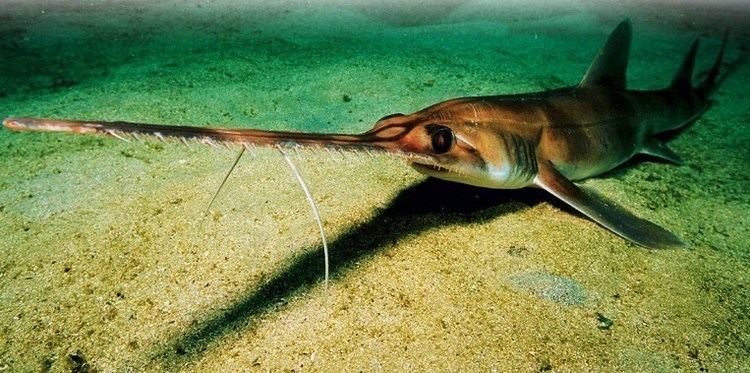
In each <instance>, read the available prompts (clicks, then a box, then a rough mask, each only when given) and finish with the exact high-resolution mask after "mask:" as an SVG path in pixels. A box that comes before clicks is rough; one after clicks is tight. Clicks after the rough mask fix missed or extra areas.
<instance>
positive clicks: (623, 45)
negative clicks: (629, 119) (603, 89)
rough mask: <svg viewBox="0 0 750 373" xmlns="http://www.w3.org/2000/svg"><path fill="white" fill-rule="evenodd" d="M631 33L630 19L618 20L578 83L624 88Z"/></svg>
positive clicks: (581, 84)
mask: <svg viewBox="0 0 750 373" xmlns="http://www.w3.org/2000/svg"><path fill="white" fill-rule="evenodd" d="M632 34H633V32H632V26H631V25H630V20H629V19H625V20H624V21H622V22H620V24H619V25H617V28H615V30H614V31H612V33H611V34H610V35H609V38H608V39H607V42H606V43H605V44H604V46H603V47H602V49H601V50H599V53H598V54H597V55H596V57H594V62H592V63H591V66H589V69H588V70H587V71H586V75H584V76H583V79H582V80H581V83H580V84H579V85H580V86H607V87H613V88H619V89H625V70H626V69H627V67H628V55H629V54H630V39H631V38H632Z"/></svg>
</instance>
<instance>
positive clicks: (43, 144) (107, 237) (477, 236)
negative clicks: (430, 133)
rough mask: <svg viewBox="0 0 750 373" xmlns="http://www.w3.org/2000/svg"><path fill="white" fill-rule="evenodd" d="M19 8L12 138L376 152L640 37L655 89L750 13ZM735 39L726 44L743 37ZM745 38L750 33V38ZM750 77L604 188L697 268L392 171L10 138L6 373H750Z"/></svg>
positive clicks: (633, 7)
mask: <svg viewBox="0 0 750 373" xmlns="http://www.w3.org/2000/svg"><path fill="white" fill-rule="evenodd" d="M365 4H367V3H365V2H361V3H348V4H343V3H340V4H336V3H333V2H328V3H323V2H320V3H312V4H310V3H309V2H299V3H295V2H289V3H286V4H283V5H274V6H271V5H268V4H260V5H244V6H238V5H236V4H233V5H232V4H228V3H217V2H210V1H201V2H197V1H196V2H183V3H179V4H172V3H169V2H165V1H157V2H145V1H143V2H140V1H133V2H128V3H121V2H106V1H105V2H99V3H93V4H92V3H86V4H83V3H81V4H80V5H72V6H71V5H61V4H57V5H56V4H54V3H27V2H14V1H10V2H5V3H4V4H3V5H0V55H2V62H0V116H2V117H5V116H38V117H58V118H79V119H101V120H127V121H144V122H152V123H173V124H186V125H197V126H204V125H205V126H207V125H211V126H222V127H257V128H264V129H291V130H304V131H319V132H362V131H365V130H367V129H369V128H370V126H371V125H372V124H373V123H374V122H375V121H376V120H377V119H378V118H380V117H381V116H383V115H386V114H390V113H394V112H404V113H408V112H413V111H415V110H418V109H421V108H423V107H425V106H428V105H430V104H433V103H435V102H438V101H441V100H445V99H448V98H452V97H459V96H466V95H489V94H502V93H518V92H528V91H537V90H545V89H551V88H556V87H561V86H565V85H571V84H575V83H576V82H577V81H578V80H579V79H580V77H581V76H582V74H583V72H584V71H585V69H586V67H587V66H588V63H589V62H590V60H591V59H592V57H593V55H594V54H595V53H596V51H597V50H598V48H599V47H600V46H601V44H602V43H603V41H604V40H605V38H606V36H607V34H608V33H609V31H611V29H612V28H613V27H614V26H615V25H616V24H617V23H618V22H619V21H620V20H621V19H622V18H624V17H626V16H629V17H630V18H631V20H632V21H633V23H634V31H635V34H634V44H633V50H632V53H631V65H630V68H629V84H630V86H631V87H633V88H638V89H653V88H659V87H662V86H666V85H667V84H668V82H669V81H670V79H671V77H672V75H673V74H674V72H675V71H676V69H677V67H678V65H679V63H680V61H681V59H682V57H683V56H684V54H685V53H686V52H687V48H688V46H689V44H690V42H691V41H692V39H693V38H695V37H696V36H699V35H704V36H706V37H705V38H704V39H703V48H702V49H701V50H700V52H699V57H698V58H699V62H698V65H699V68H700V69H705V68H706V67H707V66H708V65H710V63H711V62H712V60H713V58H714V56H715V54H716V52H717V49H718V44H719V35H720V31H721V29H723V28H724V27H725V26H728V27H730V29H731V30H732V39H731V40H730V45H729V50H728V55H727V60H728V61H730V62H731V61H736V60H737V59H739V58H740V56H741V55H742V54H743V53H746V51H747V49H748V43H747V42H748V40H747V34H744V33H743V32H744V31H743V25H745V23H743V22H744V20H745V18H743V17H744V15H746V14H747V12H745V11H744V10H745V9H740V10H739V11H731V12H730V11H729V8H730V6H729V5H727V6H725V7H709V6H707V5H706V6H702V5H701V4H699V3H690V5H689V6H685V7H684V8H682V9H680V10H679V11H678V10H675V9H673V8H672V7H671V5H669V3H662V4H661V5H659V6H656V5H654V6H652V7H644V6H642V3H639V2H632V3H630V5H622V4H619V3H618V4H616V3H592V2H588V1H566V2H557V3H549V2H547V3H542V2H540V3H538V6H530V7H525V8H523V9H521V8H519V7H518V6H517V4H513V3H504V4H505V5H502V6H500V5H492V3H488V2H483V1H465V2H448V1H436V2H432V3H429V4H425V3H424V2H422V3H413V5H407V6H402V8H399V9H398V10H394V8H393V7H394V5H393V4H388V3H387V2H386V3H379V4H377V5H365ZM720 20H724V22H721V21H720ZM744 30H747V28H744ZM748 82H750V69H749V68H748V66H746V65H738V67H737V68H736V70H735V71H734V73H733V74H732V75H731V76H729V77H728V78H727V79H726V81H725V82H724V83H723V85H722V86H721V88H720V89H719V90H718V91H717V92H716V94H715V100H716V103H715V105H714V106H713V107H712V108H711V109H710V110H709V111H708V112H706V113H705V115H703V117H702V118H701V119H699V120H698V121H697V122H696V123H695V124H694V125H692V126H691V127H689V128H688V129H687V130H685V131H683V132H682V133H681V134H679V136H676V137H675V138H674V139H673V140H672V141H671V142H670V146H671V147H672V148H673V149H674V150H675V151H676V152H677V153H679V154H680V155H681V156H682V157H683V158H684V159H685V160H686V163H685V165H683V166H680V167H677V166H673V165H668V164H663V163H656V162H651V161H650V160H647V159H645V158H643V159H641V158H639V159H638V160H636V161H634V162H630V163H628V164H627V165H625V166H624V167H621V168H618V169H617V170H615V171H613V172H610V173H608V174H607V175H603V176H602V177H599V178H596V179H591V180H588V181H586V182H585V185H587V186H588V187H591V188H593V189H596V190H597V191H599V192H600V193H601V194H604V195H606V196H608V197H609V198H611V199H613V200H615V201H617V202H619V203H621V204H622V205H624V206H626V207H627V208H628V209H630V210H631V211H633V212H635V213H636V214H637V215H639V216H642V217H644V218H647V219H649V220H652V221H655V222H657V223H659V224H662V225H663V226H665V227H667V228H668V229H669V230H671V231H673V232H675V233H677V234H678V235H679V236H681V237H682V238H683V239H684V240H685V241H687V242H688V243H689V247H688V248H686V249H684V250H666V251H649V250H645V249H642V248H639V247H636V246H634V245H632V244H630V243H628V242H626V241H624V240H622V239H620V238H619V237H617V236H615V235H613V234H611V233H610V232H608V231H606V230H604V229H602V228H601V227H599V226H598V225H596V224H595V223H592V222H591V221H589V220H587V219H585V218H582V217H581V216H579V215H577V214H574V213H572V212H571V210H570V209H569V208H567V207H565V206H563V205H562V204H561V203H559V202H557V201H555V200H554V199H553V198H552V197H551V196H549V195H547V194H545V193H543V192H541V191H536V190H520V191H492V190H482V189H476V188H470V187H465V186H460V185H452V184H449V183H445V182H438V181H435V180H428V179H425V178H424V177H423V176H421V175H419V174H417V173H415V172H413V171H411V170H410V169H409V168H408V167H407V166H406V165H404V164H403V163H402V162H400V161H398V160H393V159H387V158H381V157H374V158H371V157H346V158H336V157H335V158H334V159H331V158H330V157H327V156H323V155H310V156H309V157H303V158H302V159H300V160H298V163H299V166H300V168H301V169H302V172H303V173H304V175H305V177H306V180H307V182H308V184H309V185H310V187H311V188H312V190H313V194H314V196H315V199H316V200H317V202H318V204H319V207H320V209H321V213H322V214H323V217H324V222H325V227H326V231H327V233H328V236H329V238H330V241H331V242H330V250H331V265H332V270H331V274H332V279H331V282H330V284H329V286H328V288H327V289H326V288H325V286H324V285H323V281H322V278H323V253H322V247H321V245H320V241H319V237H318V234H317V227H316V225H315V222H314V221H313V220H312V218H311V216H310V212H309V210H308V206H307V204H306V202H305V200H304V195H303V193H302V191H301V190H300V189H299V188H298V186H297V185H296V184H295V182H294V179H293V178H292V176H291V174H290V172H289V171H288V169H287V168H286V165H285V163H284V160H283V159H282V158H281V157H280V156H279V155H278V154H277V153H275V152H273V151H256V152H253V154H249V155H248V156H246V157H244V158H243V160H242V161H241V162H240V165H239V166H238V169H237V170H236V171H235V173H234V174H233V175H232V177H231V178H230V179H229V182H228V183H227V185H226V186H225V188H224V189H223V191H222V193H221V194H220V195H219V198H218V199H217V201H216V203H215V204H214V207H213V208H212V210H211V212H210V214H209V216H208V217H207V218H206V219H205V220H204V221H202V219H201V216H202V214H203V211H204V210H205V208H206V206H207V204H208V201H209V200H210V198H211V196H212V194H213V193H214V191H215V190H216V188H217V187H218V185H219V183H220V182H221V178H222V177H223V176H224V173H225V172H226V171H227V169H228V167H229V166H230V165H231V163H232V161H233V158H234V157H235V155H236V150H227V149H213V148H210V147H199V146H194V147H184V146H181V145H177V144H161V143H156V142H145V143H144V142H129V143H126V142H121V141H117V140H114V139H105V138H91V137H82V136H70V135H53V134H19V133H11V132H9V131H7V130H0V159H2V162H0V176H1V177H0V237H1V238H0V370H8V371H37V370H42V371H48V370H52V371H70V370H73V371H85V370H88V371H181V370H198V371H243V370H251V371H255V370H257V371H266V370H270V371H280V370H294V371H299V370H311V371H405V370H408V371H425V370H439V371H455V370H461V371H511V370H519V371H582V370H586V371H601V370H625V371H672V370H686V371H697V370H705V369H707V370H709V371H738V370H746V369H748V367H749V366H750V358H749V357H748V355H747V351H749V350H750V271H748V268H750V255H749V253H750V245H749V244H748V243H749V242H750V231H749V230H750V214H748V211H750V209H749V208H750V172H749V171H748V166H747V164H748V161H750V150H749V149H750V146H749V145H750V141H749V140H750V129H749V128H750V127H749V125H750V123H749V122H750V114H748V113H750V100H748V98H747V84H748Z"/></svg>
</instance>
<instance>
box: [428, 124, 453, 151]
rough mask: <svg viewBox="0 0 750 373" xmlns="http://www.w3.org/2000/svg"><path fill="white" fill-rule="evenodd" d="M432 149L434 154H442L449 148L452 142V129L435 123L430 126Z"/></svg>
mask: <svg viewBox="0 0 750 373" xmlns="http://www.w3.org/2000/svg"><path fill="white" fill-rule="evenodd" d="M430 132H431V133H432V134H431V136H432V150H433V151H434V152H435V153H436V154H443V153H445V152H447V151H448V150H450V149H451V147H452V146H453V142H454V135H453V130H451V129H450V128H448V127H446V126H440V125H436V126H434V127H432V128H431V131H430Z"/></svg>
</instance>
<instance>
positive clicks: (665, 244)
mask: <svg viewBox="0 0 750 373" xmlns="http://www.w3.org/2000/svg"><path fill="white" fill-rule="evenodd" d="M534 182H535V184H536V185H537V186H539V187H541V188H544V189H545V190H547V191H548V192H550V193H552V194H553V195H554V196H555V197H557V198H559V199H561V200H562V201H563V202H565V203H567V204H568V205H570V206H572V207H573V208H575V209H576V210H578V211H580V212H581V213H583V214H584V215H586V216H588V217H589V218H590V219H591V220H594V221H595V222H597V223H599V224H601V225H602V226H604V227H605V228H607V229H609V230H611V231H612V232H614V233H617V234H618V235H620V236H622V237H623V238H625V239H627V240H630V241H632V242H634V243H636V244H638V245H641V246H643V247H646V248H649V249H667V248H678V247H684V246H685V244H684V243H683V242H682V241H680V239H679V238H677V236H675V235H674V234H672V233H670V232H669V231H667V230H665V229H664V228H662V227H660V226H658V225H656V224H654V223H652V222H650V221H647V220H644V219H641V218H639V217H637V216H635V215H633V214H631V213H630V212H628V211H626V210H625V209H624V208H622V207H621V206H619V205H617V204H615V203H613V202H611V201H607V200H606V199H604V198H602V197H600V196H597V195H596V194H594V193H592V192H590V191H587V190H584V189H582V188H580V187H578V186H576V185H575V184H573V182H571V181H570V180H568V179H567V178H565V176H563V175H562V174H560V172H558V171H557V170H556V169H555V168H554V167H553V166H552V164H550V162H549V161H540V162H539V174H538V175H537V177H536V179H535V180H534Z"/></svg>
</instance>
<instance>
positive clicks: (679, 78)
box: [669, 39, 698, 91]
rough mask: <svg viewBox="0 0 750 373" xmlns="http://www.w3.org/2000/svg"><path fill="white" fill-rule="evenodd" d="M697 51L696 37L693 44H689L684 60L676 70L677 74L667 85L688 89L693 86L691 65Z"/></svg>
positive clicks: (672, 87) (693, 64) (676, 88)
mask: <svg viewBox="0 0 750 373" xmlns="http://www.w3.org/2000/svg"><path fill="white" fill-rule="evenodd" d="M697 51H698V39H695V41H694V42H693V45H692V46H690V51H689V52H688V54H687V56H686V57H685V60H684V61H682V66H680V70H678V71H677V74H675V76H674V78H673V79H672V84H670V85H669V88H670V89H674V90H684V91H689V90H690V89H691V88H693V82H692V79H693V66H695V54H696V52H697Z"/></svg>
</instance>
